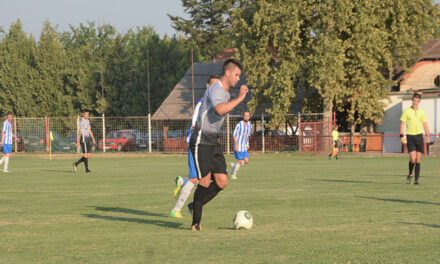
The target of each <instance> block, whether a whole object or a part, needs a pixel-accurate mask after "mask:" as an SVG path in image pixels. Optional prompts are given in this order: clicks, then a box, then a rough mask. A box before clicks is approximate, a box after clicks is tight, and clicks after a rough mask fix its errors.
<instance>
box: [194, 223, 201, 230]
mask: <svg viewBox="0 0 440 264" xmlns="http://www.w3.org/2000/svg"><path fill="white" fill-rule="evenodd" d="M191 230H193V231H200V230H202V225H200V224H194V225H192V226H191Z"/></svg>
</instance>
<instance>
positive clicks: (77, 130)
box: [76, 116, 79, 153]
mask: <svg viewBox="0 0 440 264" xmlns="http://www.w3.org/2000/svg"><path fill="white" fill-rule="evenodd" d="M78 133H79V116H76V141H77V140H78ZM77 143H79V142H78V141H77ZM76 152H77V153H79V148H76Z"/></svg>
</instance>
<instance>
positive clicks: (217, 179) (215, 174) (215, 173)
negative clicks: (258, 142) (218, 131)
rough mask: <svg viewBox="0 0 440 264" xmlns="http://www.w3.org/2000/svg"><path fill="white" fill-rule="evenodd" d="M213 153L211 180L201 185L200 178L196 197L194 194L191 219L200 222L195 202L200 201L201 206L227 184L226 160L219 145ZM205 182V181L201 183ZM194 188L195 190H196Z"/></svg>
mask: <svg viewBox="0 0 440 264" xmlns="http://www.w3.org/2000/svg"><path fill="white" fill-rule="evenodd" d="M214 153H215V155H214V157H212V159H211V165H212V166H211V174H212V181H211V182H210V184H209V185H208V186H206V185H202V180H203V179H202V180H200V181H199V186H198V187H197V190H198V191H199V193H198V195H197V197H196V195H195V194H194V213H193V221H194V220H195V222H196V223H197V221H198V223H200V219H201V215H198V214H197V211H196V210H197V207H196V206H197V204H196V201H197V202H198V203H201V204H202V206H203V205H205V204H207V203H208V202H209V201H211V200H212V199H213V198H214V197H215V196H217V194H218V193H219V192H220V191H221V190H223V189H224V188H226V186H227V185H228V174H227V168H226V160H225V157H224V156H223V152H222V150H221V146H220V145H218V146H216V147H215V151H214ZM203 184H205V183H203ZM197 190H196V191H197Z"/></svg>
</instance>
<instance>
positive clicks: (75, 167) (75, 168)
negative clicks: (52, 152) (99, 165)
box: [72, 162, 78, 172]
mask: <svg viewBox="0 0 440 264" xmlns="http://www.w3.org/2000/svg"><path fill="white" fill-rule="evenodd" d="M72 166H73V171H74V172H77V171H78V167H77V166H76V163H75V162H74V163H72Z"/></svg>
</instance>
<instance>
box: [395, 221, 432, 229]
mask: <svg viewBox="0 0 440 264" xmlns="http://www.w3.org/2000/svg"><path fill="white" fill-rule="evenodd" d="M398 223H399V224H405V225H420V226H427V227H432V228H440V225H431V224H424V223H409V222H398Z"/></svg>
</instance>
